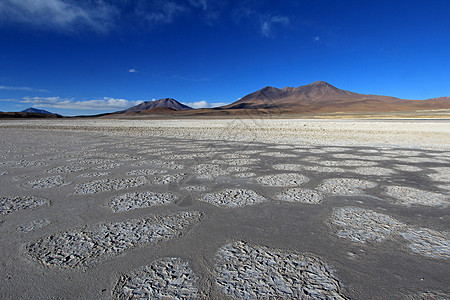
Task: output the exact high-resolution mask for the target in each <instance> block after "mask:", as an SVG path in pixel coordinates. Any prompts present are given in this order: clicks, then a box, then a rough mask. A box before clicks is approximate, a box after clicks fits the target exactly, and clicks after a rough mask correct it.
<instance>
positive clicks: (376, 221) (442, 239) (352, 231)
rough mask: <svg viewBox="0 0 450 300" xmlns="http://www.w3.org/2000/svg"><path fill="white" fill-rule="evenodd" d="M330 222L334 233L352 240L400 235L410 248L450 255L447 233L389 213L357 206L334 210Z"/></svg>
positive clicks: (443, 256)
mask: <svg viewBox="0 0 450 300" xmlns="http://www.w3.org/2000/svg"><path fill="white" fill-rule="evenodd" d="M331 223H332V224H333V225H335V226H337V227H339V228H340V229H339V230H337V232H336V233H337V235H338V236H339V237H342V238H346V239H349V240H351V241H352V242H359V243H366V242H368V241H376V242H381V241H383V240H385V239H388V238H390V239H393V238H394V237H395V236H400V237H402V238H403V239H405V240H406V241H407V242H408V243H409V244H408V249H409V250H410V251H412V252H415V253H418V254H420V255H423V256H427V257H432V258H441V259H449V258H450V234H449V233H448V232H438V231H435V230H431V229H428V228H417V227H413V226H409V225H407V224H405V223H402V222H400V221H398V220H396V219H394V218H392V217H390V216H388V215H385V214H381V213H378V212H375V211H372V210H369V209H364V208H359V207H341V208H337V209H335V210H334V213H333V216H332V219H331Z"/></svg>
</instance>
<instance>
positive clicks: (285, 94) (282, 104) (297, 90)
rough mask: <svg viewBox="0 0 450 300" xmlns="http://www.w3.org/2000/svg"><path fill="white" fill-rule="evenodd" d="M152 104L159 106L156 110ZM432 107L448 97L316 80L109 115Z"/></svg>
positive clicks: (443, 105) (449, 105)
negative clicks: (196, 105) (204, 102)
mask: <svg viewBox="0 0 450 300" xmlns="http://www.w3.org/2000/svg"><path fill="white" fill-rule="evenodd" d="M163 107H166V109H162V108H163ZM155 108H159V110H156V109H155ZM431 110H450V97H440V98H434V99H428V100H404V99H399V98H395V97H389V96H379V95H367V94H358V93H354V92H350V91H346V90H341V89H339V88H336V87H335V86H333V85H331V84H329V83H327V82H324V81H316V82H313V83H311V84H308V85H304V86H300V87H285V88H281V89H279V88H276V87H271V86H267V87H264V88H262V89H260V90H258V91H256V92H253V93H251V94H248V95H246V96H244V97H242V98H241V99H239V100H238V101H236V102H234V103H231V104H228V105H225V106H221V107H216V108H208V109H192V108H191V107H188V106H185V105H183V104H181V103H179V102H178V101H176V100H174V99H171V98H165V99H161V100H157V101H149V102H144V103H141V104H139V105H137V106H134V107H131V108H129V109H126V110H123V111H119V112H116V113H112V114H108V115H109V116H111V115H117V114H125V115H130V116H132V115H164V114H171V115H178V116H202V115H204V116H208V115H212V116H224V115H246V114H249V115H251V114H275V115H283V114H295V115H306V114H308V115H314V114H324V113H325V114H328V113H347V114H351V113H380V112H383V113H390V112H406V113H407V112H417V111H431Z"/></svg>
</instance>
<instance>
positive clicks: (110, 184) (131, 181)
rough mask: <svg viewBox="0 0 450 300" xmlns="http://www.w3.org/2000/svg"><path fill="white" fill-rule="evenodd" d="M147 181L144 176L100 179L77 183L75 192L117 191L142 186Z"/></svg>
mask: <svg viewBox="0 0 450 300" xmlns="http://www.w3.org/2000/svg"><path fill="white" fill-rule="evenodd" d="M146 183H148V181H147V178H145V177H144V176H138V177H129V178H116V179H100V180H96V181H91V182H87V183H82V184H78V185H77V187H76V190H75V194H78V195H82V194H95V193H98V192H105V191H118V190H125V189H130V188H134V187H138V186H142V185H144V184H146Z"/></svg>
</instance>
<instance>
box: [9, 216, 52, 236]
mask: <svg viewBox="0 0 450 300" xmlns="http://www.w3.org/2000/svg"><path fill="white" fill-rule="evenodd" d="M50 224H51V221H50V220H49V219H40V220H34V221H30V222H28V223H25V224H23V225H22V226H19V227H17V228H16V230H17V231H19V232H23V233H27V232H31V231H34V230H36V229H39V228H43V227H45V226H47V225H50Z"/></svg>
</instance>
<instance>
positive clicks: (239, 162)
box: [226, 158, 259, 166]
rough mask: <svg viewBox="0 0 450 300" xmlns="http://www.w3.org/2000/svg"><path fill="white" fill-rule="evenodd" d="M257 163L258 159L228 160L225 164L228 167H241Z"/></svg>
mask: <svg viewBox="0 0 450 300" xmlns="http://www.w3.org/2000/svg"><path fill="white" fill-rule="evenodd" d="M258 162H259V158H240V159H229V160H227V161H226V163H227V164H228V165H230V166H243V165H253V164H256V163H258Z"/></svg>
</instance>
